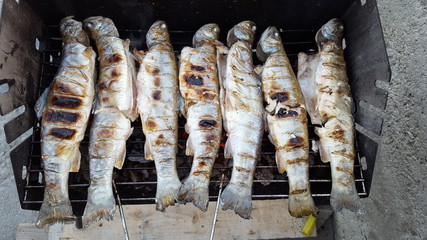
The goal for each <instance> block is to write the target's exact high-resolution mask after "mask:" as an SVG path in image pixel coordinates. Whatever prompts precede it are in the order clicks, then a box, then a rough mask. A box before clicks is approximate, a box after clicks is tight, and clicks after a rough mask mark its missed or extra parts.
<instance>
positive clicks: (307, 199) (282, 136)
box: [257, 27, 316, 217]
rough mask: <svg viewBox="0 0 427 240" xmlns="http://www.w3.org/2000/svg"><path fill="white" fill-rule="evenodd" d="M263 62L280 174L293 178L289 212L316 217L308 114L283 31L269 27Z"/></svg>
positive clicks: (261, 50) (271, 133)
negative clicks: (310, 179)
mask: <svg viewBox="0 0 427 240" xmlns="http://www.w3.org/2000/svg"><path fill="white" fill-rule="evenodd" d="M257 55H258V58H259V59H260V60H265V63H264V66H263V70H262V73H261V76H262V91H263V93H264V100H265V101H266V102H267V106H266V108H265V120H266V128H267V129H268V132H269V138H270V140H271V142H272V143H273V145H274V146H275V147H276V162H277V167H278V169H279V172H280V173H284V172H285V171H286V172H287V175H288V179H289V212H290V214H291V215H292V216H294V217H302V216H308V215H316V207H315V205H314V201H313V198H312V196H311V191H310V182H309V177H308V171H309V153H308V150H309V143H308V129H307V113H306V110H305V105H304V98H303V95H302V92H301V89H300V87H299V84H298V81H297V78H296V76H295V74H294V72H293V70H292V66H291V64H290V62H289V59H288V57H287V55H286V52H285V50H284V48H283V44H282V40H281V38H280V34H279V31H278V30H277V29H276V28H275V27H269V28H267V29H266V30H265V31H264V33H263V34H262V36H261V39H260V41H259V43H258V47H257Z"/></svg>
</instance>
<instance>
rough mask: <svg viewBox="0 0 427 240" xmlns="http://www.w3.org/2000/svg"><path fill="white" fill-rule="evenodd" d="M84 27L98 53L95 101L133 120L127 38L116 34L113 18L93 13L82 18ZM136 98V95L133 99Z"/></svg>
mask: <svg viewBox="0 0 427 240" xmlns="http://www.w3.org/2000/svg"><path fill="white" fill-rule="evenodd" d="M83 24H84V29H85V30H86V32H87V33H88V35H89V37H90V38H91V39H92V40H94V41H95V43H96V47H97V49H98V54H99V58H98V60H99V68H100V69H99V76H98V92H97V94H98V101H99V105H100V107H116V108H118V109H119V110H120V111H121V112H123V114H124V115H125V116H126V117H128V118H129V119H131V120H132V121H134V120H135V119H136V118H137V117H138V113H137V110H136V101H134V98H135V95H136V94H135V91H136V90H135V89H134V86H133V83H134V78H135V77H136V76H135V73H134V70H132V69H130V68H132V61H134V60H133V59H131V58H132V57H131V56H130V53H129V44H130V41H129V40H126V41H124V40H122V39H120V38H119V33H118V31H117V28H116V26H115V25H114V23H113V21H112V20H111V19H109V18H105V17H101V16H95V17H89V18H86V19H85V20H84V21H83ZM135 100H136V99H135Z"/></svg>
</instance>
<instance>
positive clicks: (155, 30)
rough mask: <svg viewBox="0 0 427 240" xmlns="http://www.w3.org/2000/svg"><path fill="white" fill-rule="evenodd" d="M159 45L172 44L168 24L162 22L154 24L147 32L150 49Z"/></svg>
mask: <svg viewBox="0 0 427 240" xmlns="http://www.w3.org/2000/svg"><path fill="white" fill-rule="evenodd" d="M157 43H170V39H169V32H168V26H167V25H166V22H165V21H162V20H158V21H156V22H155V23H153V25H151V27H150V29H149V30H148V32H147V46H148V48H150V47H151V46H153V45H155V44H157Z"/></svg>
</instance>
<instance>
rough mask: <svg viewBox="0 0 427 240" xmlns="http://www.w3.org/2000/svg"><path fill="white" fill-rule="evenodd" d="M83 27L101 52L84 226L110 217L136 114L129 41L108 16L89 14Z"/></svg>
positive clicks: (114, 204)
mask: <svg viewBox="0 0 427 240" xmlns="http://www.w3.org/2000/svg"><path fill="white" fill-rule="evenodd" d="M84 27H85V29H86V30H87V32H88V33H89V35H90V37H91V38H92V39H93V40H95V42H96V45H97V48H98V52H99V54H100V57H99V59H100V73H99V80H98V84H97V103H98V104H97V106H96V110H95V116H94V119H93V124H92V128H91V131H90V142H89V157H90V162H89V163H90V186H89V189H88V201H87V204H86V208H85V210H84V213H83V218H82V221H83V226H84V227H86V226H88V225H89V224H90V223H92V222H95V221H97V220H99V219H101V218H105V219H107V220H110V219H112V218H113V215H114V212H115V209H116V202H115V199H114V195H113V190H112V174H113V168H114V167H116V168H119V169H120V168H121V167H122V166H123V163H124V160H125V156H126V140H127V139H128V138H129V136H130V135H131V134H132V131H133V129H132V128H131V125H130V123H131V120H134V119H135V118H136V115H135V113H136V110H134V108H136V104H134V103H133V102H134V91H133V89H132V86H133V82H134V80H135V78H136V73H135V69H134V59H133V58H132V57H131V56H130V53H129V51H128V47H129V43H128V42H124V41H123V40H121V39H120V38H119V36H118V33H117V29H116V27H115V26H114V24H113V22H112V21H111V20H110V19H108V18H103V17H90V18H87V19H85V20H84Z"/></svg>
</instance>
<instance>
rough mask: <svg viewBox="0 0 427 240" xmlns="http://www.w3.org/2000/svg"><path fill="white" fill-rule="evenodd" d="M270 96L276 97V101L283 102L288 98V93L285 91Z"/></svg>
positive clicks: (274, 98)
mask: <svg viewBox="0 0 427 240" xmlns="http://www.w3.org/2000/svg"><path fill="white" fill-rule="evenodd" d="M270 98H271V99H272V100H276V99H277V101H278V102H284V101H287V100H288V99H289V93H287V92H278V93H274V94H272V95H271V96H270Z"/></svg>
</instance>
